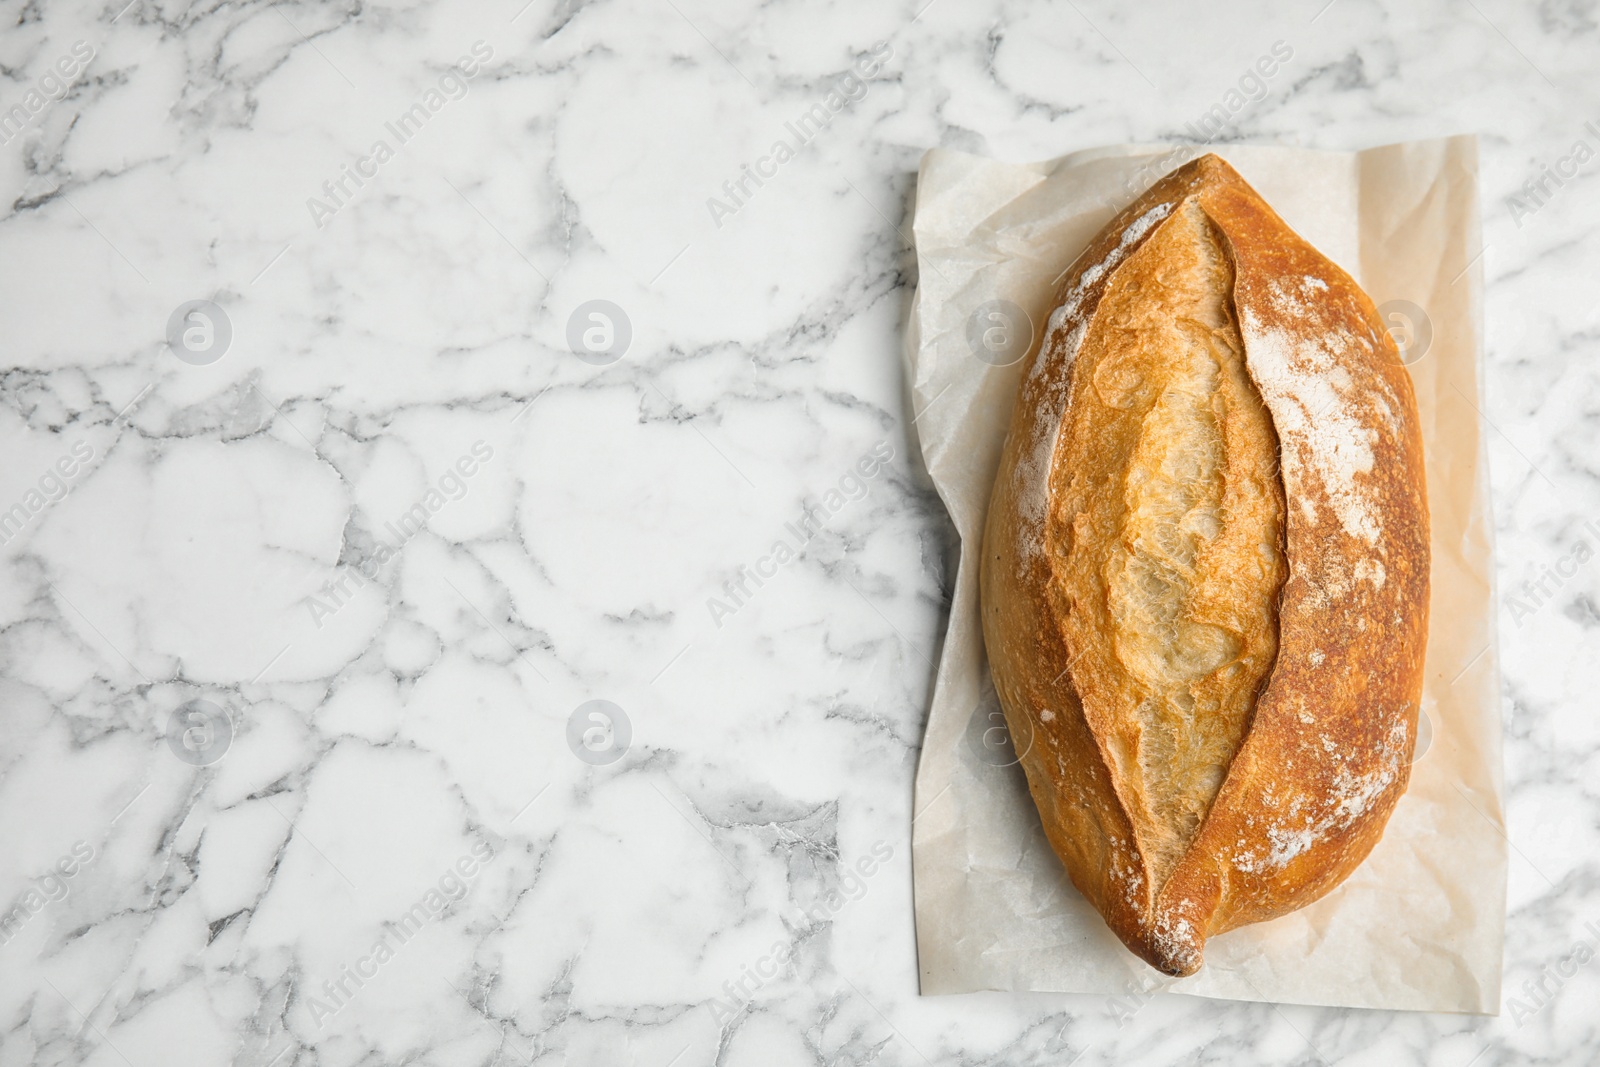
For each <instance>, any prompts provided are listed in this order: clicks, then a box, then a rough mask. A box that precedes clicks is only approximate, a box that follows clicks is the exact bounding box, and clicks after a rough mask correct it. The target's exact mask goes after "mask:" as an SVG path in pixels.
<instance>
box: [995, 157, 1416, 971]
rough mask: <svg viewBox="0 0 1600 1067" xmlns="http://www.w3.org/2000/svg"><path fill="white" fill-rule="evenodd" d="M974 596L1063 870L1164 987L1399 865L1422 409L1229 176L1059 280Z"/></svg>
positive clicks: (1023, 395) (1208, 182)
mask: <svg viewBox="0 0 1600 1067" xmlns="http://www.w3.org/2000/svg"><path fill="white" fill-rule="evenodd" d="M981 585H982V610H983V630H984V640H985V644H986V646H987V650H988V656H989V662H990V667H991V672H992V674H993V676H994V682H995V689H996V691H997V692H998V694H999V697H1000V702H1001V705H1002V707H1003V708H1004V710H1005V714H1006V717H1007V719H1008V722H1009V725H1010V728H1011V734H1012V736H1013V737H1022V738H1029V739H1031V740H1030V743H1029V744H1028V745H1027V746H1025V749H1026V750H1025V751H1022V752H1020V753H1019V756H1020V757H1021V762H1022V765H1023V768H1024V770H1025V771H1026V772H1027V777H1028V785H1029V788H1030V791H1031V792H1032V795H1033V799H1034V802H1035V804H1036V805H1037V807H1038V809H1039V815H1040V817H1041V820H1042V821H1043V823H1044V829H1045V832H1046V835H1047V836H1048V837H1049V840H1050V844H1051V846H1052V847H1053V848H1054V850H1055V852H1056V854H1057V855H1058V856H1059V857H1060V858H1061V861H1062V863H1063V864H1064V865H1065V867H1066V869H1067V872H1068V874H1069V875H1070V876H1071V878H1072V881H1073V884H1075V885H1076V886H1077V887H1078V889H1079V890H1080V891H1081V892H1082V893H1083V894H1084V895H1085V896H1086V897H1087V898H1088V899H1089V900H1090V901H1091V902H1092V903H1093V904H1094V905H1095V907H1096V908H1098V909H1099V911H1100V914H1101V915H1102V916H1104V918H1105V921H1106V923H1107V925H1108V926H1109V927H1110V928H1111V930H1112V931H1113V932H1114V933H1115V934H1116V935H1117V936H1118V937H1119V938H1121V939H1122V941H1123V943H1124V944H1126V945H1127V946H1128V948H1130V949H1131V950H1132V951H1133V952H1135V953H1136V954H1138V955H1139V956H1140V957H1142V958H1143V959H1145V960H1146V961H1147V962H1148V963H1150V965H1151V966H1153V967H1155V968H1157V969H1159V970H1161V971H1163V972H1165V973H1167V974H1170V975H1187V974H1193V973H1194V972H1195V971H1196V970H1197V969H1199V967H1200V965H1201V963H1202V953H1203V950H1204V948H1205V943H1206V939H1207V938H1208V937H1211V936H1213V935H1216V934H1220V933H1223V932H1225V931H1227V930H1231V929H1234V928H1236V927H1239V926H1243V925H1245V924H1247V923H1255V922H1261V921H1263V920H1267V919H1272V918H1274V917H1276V916H1280V915H1283V914H1285V913H1287V912H1290V911H1293V910H1295V909H1296V908H1301V907H1304V906H1305V905H1307V904H1309V903H1311V902H1312V901H1314V900H1316V899H1317V898H1318V897H1321V896H1322V895H1323V894H1325V893H1327V892H1328V891H1329V890H1331V889H1333V888H1334V887H1335V886H1337V885H1338V884H1339V883H1340V882H1341V881H1343V880H1344V879H1345V878H1346V877H1347V876H1348V875H1349V874H1350V872H1351V871H1353V870H1354V869H1355V868H1356V866H1357V865H1359V864H1360V863H1361V861H1362V860H1363V859H1364V858H1365V857H1366V855H1367V853H1368V852H1370V851H1371V849H1372V847H1373V846H1374V845H1375V844H1376V843H1377V841H1378V839H1379V838H1380V837H1381V836H1382V834H1383V828H1384V824H1385V823H1386V822H1387V821H1388V818H1389V814H1390V812H1391V811H1392V810H1393V809H1394V806H1395V803H1396V802H1397V801H1398V800H1399V798H1400V796H1401V794H1402V793H1403V792H1404V791H1405V788H1406V784H1407V781H1408V779H1409V772H1410V760H1411V753H1412V747H1413V743H1414V741H1415V735H1416V724H1417V710H1418V702H1419V700H1420V696H1421V691H1422V672H1423V652H1424V646H1425V644H1426V639H1427V611H1428V511H1427V497H1426V490H1425V485H1424V478H1423V465H1422V439H1421V433H1420V429H1419V422H1418V415H1417V408H1416V401H1415V398H1414V396H1413V393H1412V388H1411V380H1410V377H1409V374H1408V372H1407V370H1406V369H1405V367H1404V366H1403V365H1402V363H1401V360H1400V357H1399V354H1398V352H1397V350H1396V347H1395V344H1394V341H1393V339H1392V338H1391V337H1390V336H1389V335H1388V334H1387V332H1386V331H1385V330H1384V327H1383V325H1382V323H1381V322H1380V320H1379V318H1378V315H1377V312H1376V311H1375V309H1374V308H1373V305H1372V301H1371V300H1370V299H1368V297H1367V296H1366V294H1365V293H1363V292H1362V291H1361V289H1360V288H1359V287H1358V286H1357V285H1356V283H1355V282H1354V281H1353V280H1352V279H1351V278H1350V276H1349V275H1347V274H1346V273H1345V272H1344V271H1343V270H1341V269H1339V267H1337V266H1335V265H1334V264H1333V263H1332V262H1330V261H1329V260H1328V259H1326V258H1325V257H1323V256H1322V255H1321V254H1320V253H1319V252H1317V250H1316V249H1314V248H1312V247H1311V246H1310V245H1309V244H1307V243H1306V241H1304V240H1303V239H1302V238H1301V237H1300V236H1299V235H1298V234H1296V233H1295V232H1294V231H1293V230H1291V229H1290V228H1289V227H1288V226H1287V225H1286V224H1285V223H1284V222H1283V220H1282V219H1280V218H1279V217H1278V216H1277V215H1276V214H1275V213H1274V212H1273V211H1272V209H1271V208H1270V207H1268V206H1267V204H1266V203H1265V202H1264V201H1263V200H1262V199H1261V197H1260V196H1259V195H1258V194H1257V193H1256V192H1255V190H1254V189H1252V188H1251V187H1250V186H1249V185H1248V184H1246V183H1245V181H1244V180H1243V179H1242V178H1240V177H1239V175H1238V174H1237V173H1236V172H1235V171H1234V170H1233V169H1232V168H1231V167H1229V166H1228V165H1227V164H1226V163H1224V162H1223V161H1222V160H1220V159H1218V158H1217V157H1216V156H1214V155H1208V156H1205V157H1203V158H1201V159H1198V160H1195V161H1194V162H1192V163H1189V164H1188V165H1186V166H1184V167H1182V168H1180V169H1178V170H1176V171H1174V172H1173V173H1171V174H1169V175H1168V176H1166V177H1165V178H1163V179H1162V180H1161V181H1159V182H1158V183H1156V185H1155V186H1154V187H1152V188H1151V189H1150V190H1149V191H1148V192H1147V193H1145V194H1144V196H1142V197H1141V198H1139V200H1137V201H1136V202H1135V203H1134V204H1133V205H1132V206H1131V207H1129V208H1127V209H1126V210H1125V211H1123V212H1122V213H1121V214H1120V215H1118V216H1117V217H1116V218H1115V219H1113V220H1112V221H1111V223H1110V224H1109V225H1108V226H1107V227H1106V228H1105V229H1104V230H1103V231H1101V233H1100V235H1099V236H1098V237H1097V238H1096V239H1095V240H1094V241H1093V242H1092V243H1091V244H1090V246H1089V248H1088V249H1087V250H1086V252H1085V253H1084V254H1083V255H1082V256H1080V257H1079V259H1078V261H1077V263H1076V264H1075V265H1074V267H1073V268H1072V269H1071V270H1070V271H1069V272H1068V274H1067V275H1066V276H1065V277H1064V279H1063V281H1062V285H1061V289H1060V292H1059V294H1058V298H1057V302H1056V310H1055V312H1054V314H1053V315H1051V317H1050V320H1049V323H1048V325H1047V326H1046V328H1045V330H1044V336H1043V339H1042V341H1041V344H1040V348H1039V350H1038V353H1037V355H1036V356H1035V358H1034V360H1033V362H1032V364H1031V366H1030V367H1029V369H1028V371H1027V373H1026V374H1025V375H1024V376H1023V381H1022V384H1021V387H1020V392H1019V394H1018V399H1017V403H1016V408H1015V411H1014V412H1013V415H1012V419H1011V428H1010V435H1009V437H1008V438H1007V440H1006V445H1005V450H1004V453H1003V456H1002V458H1001V461H1000V468H999V472H998V475H997V477H996V480H995V485H994V492H993V496H992V498H991V501H990V506H989V515H988V521H987V529H986V531H985V541H984V552H983V568H982V574H981ZM1019 747H1022V746H1019Z"/></svg>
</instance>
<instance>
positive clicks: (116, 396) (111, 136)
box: [0, 0, 1600, 1067]
mask: <svg viewBox="0 0 1600 1067" xmlns="http://www.w3.org/2000/svg"><path fill="white" fill-rule="evenodd" d="M924 3H925V0H918V2H917V3H916V4H891V3H882V4H868V5H860V4H846V3H837V4H821V5H799V4H787V5H785V4H754V3H733V4H710V3H707V2H704V0H660V2H646V0H613V2H597V3H581V2H572V0H558V2H552V0H532V2H530V3H526V5H525V6H524V3H523V0H510V2H507V3H500V2H494V3H485V4H463V3H449V2H442V0H421V2H419V3H414V4H410V5H398V6H376V5H367V4H361V3H341V4H308V3H278V4H262V3H253V2H250V3H241V4H216V5H196V6H186V5H183V4H162V3H157V2H155V0H132V2H131V3H128V2H127V0H112V2H110V3H108V4H102V5H94V4H85V3H81V2H72V3H48V4H40V3H26V4H25V3H11V4H8V5H6V6H5V8H4V9H3V12H0V21H3V23H4V25H5V26H6V29H5V30H4V32H3V33H0V187H3V189H4V197H3V204H4V207H0V367H3V368H4V369H3V373H0V442H3V447H4V455H5V459H6V461H5V463H4V466H3V473H0V523H4V528H3V531H0V532H3V535H4V544H3V546H0V552H3V561H0V857H3V859H0V907H3V908H5V909H6V911H5V913H4V916H0V921H3V923H4V925H3V926H0V940H3V943H0V1065H5V1067H9V1065H12V1064H32V1063H38V1064H66V1063H92V1064H106V1065H111V1064H126V1065H131V1067H146V1065H150V1067H154V1065H157V1064H169V1063H180V1062H181V1063H193V1064H205V1065H209V1064H233V1063H237V1064H254V1065H266V1064H277V1065H280V1067H286V1065H290V1064H294V1065H298V1067H308V1065H327V1067H334V1065H347V1064H348V1065H355V1064H362V1065H366V1064H380V1063H381V1064H390V1063H394V1064H398V1063H419V1064H424V1063H425V1064H438V1065H454V1064H461V1065H469V1064H518V1063H522V1064H526V1063H540V1064H544V1063H551V1064H555V1063H568V1064H601V1063H632V1064H641V1065H645V1064H655V1065H661V1067H668V1065H676V1067H695V1065H701V1064H763V1065H766V1064H788V1063H828V1064H841V1063H843V1064H866V1063H884V1064H907V1065H909V1064H920V1063H933V1064H940V1065H944V1064H978V1063H996V1064H1019V1065H1020V1064H1065V1063H1072V1062H1078V1063H1081V1064H1085V1065H1101V1064H1107V1065H1109V1064H1166V1063H1179V1062H1183V1063H1195V1062H1227V1063H1241V1064H1278V1063H1288V1064H1318V1063H1327V1064H1333V1063H1338V1064H1350V1065H1359V1064H1385V1065H1387V1064H1416V1065H1419V1067H1420V1065H1428V1067H1468V1065H1471V1064H1475V1065H1478V1067H1488V1065H1491V1064H1512V1063H1524V1062H1540V1063H1551V1064H1587V1063H1590V1062H1592V1061H1593V1059H1594V1058H1595V1056H1596V1054H1597V1050H1600V1035H1597V1031H1596V1024H1595V1021H1594V1018H1595V1017H1594V1013H1593V1010H1592V1009H1593V1004H1594V1003H1595V1001H1596V993H1597V991H1600V963H1596V962H1594V954H1595V949H1596V947H1600V864H1597V860H1600V820H1597V808H1600V797H1597V795H1596V793H1597V789H1596V785H1595V782H1596V781H1597V780H1600V776H1597V771H1600V767H1597V766H1596V764H1597V761H1600V726H1597V725H1596V724H1597V723H1600V718H1597V717H1596V716H1595V715H1594V714H1593V710H1592V705H1593V699H1594V697H1593V694H1594V692H1595V691H1596V689H1597V687H1600V684H1597V683H1600V664H1597V661H1596V659H1595V657H1594V656H1593V655H1592V651H1593V649H1594V640H1595V634H1596V632H1597V627H1600V562H1597V561H1596V559H1595V557H1596V555H1597V554H1600V553H1597V549H1600V464H1597V461H1596V459H1595V456H1596V454H1597V448H1600V390H1597V384H1600V376H1597V372H1596V371H1595V369H1594V362H1593V359H1594V353H1595V349H1596V339H1597V337H1600V285H1597V282H1600V250H1597V248H1600V246H1597V245H1596V240H1595V231H1596V229H1597V226H1600V199H1597V197H1596V192H1595V190H1596V186H1595V184H1594V181H1593V177H1594V174H1595V172H1596V171H1600V133H1597V130H1600V85H1597V84H1596V82H1595V80H1594V78H1593V70H1594V67H1595V63H1596V60H1597V59H1600V13H1597V11H1596V8H1595V5H1594V4H1593V3H1581V2H1570V3H1557V2H1547V3H1542V4H1537V5H1515V4H1511V3H1507V2H1504V0H1473V2H1471V3H1467V4H1464V5H1459V6H1457V5H1445V4H1441V3H1431V4H1422V5H1408V6H1406V7H1404V8H1400V7H1399V5H1395V7H1394V9H1386V8H1385V7H1384V6H1382V5H1379V4H1377V3H1373V2H1361V0H1334V2H1333V3H1331V4H1328V3H1326V0H1307V2H1304V3H1294V4H1290V5H1268V4H1259V3H1258V4H1248V5H1240V6H1236V7H1234V8H1232V9H1229V10H1220V9H1219V10H1216V11H1210V12H1201V11H1197V10H1191V9H1190V8H1189V7H1187V6H1184V5H1178V4H1165V3H1164V4H1158V5H1143V6H1137V7H1135V6H1124V5H1113V4H1107V3H1099V2H1097V3H1078V4H1073V3H1062V4H1023V3H1017V2H1013V0H985V2H983V3H978V4H961V3H957V2H955V0H934V2H933V3H931V4H927V5H926V6H923V5H924ZM1275 50H1276V51H1275ZM1285 53H1287V58H1283V59H1282V62H1281V63H1280V64H1279V65H1278V66H1277V68H1276V69H1275V70H1274V72H1273V73H1272V74H1271V76H1256V77H1252V76H1251V71H1252V70H1257V69H1258V68H1257V67H1256V64H1257V62H1258V60H1259V59H1260V57H1262V56H1264V55H1269V54H1272V55H1278V56H1280V57H1281V56H1282V55H1283V54H1285ZM1219 108H1220V109H1221V111H1220V112H1219V110H1218V109H1219ZM1219 115H1220V116H1221V117H1217V116H1219ZM1208 117H1210V118H1209V119H1208ZM1208 121H1209V122H1210V123H1211V125H1210V126H1208V125H1207V123H1208ZM1196 131H1201V132H1204V133H1205V134H1206V135H1207V136H1216V137H1218V138H1219V139H1222V140H1258V141H1270V142H1279V143H1292V144H1304V145H1313V146H1321V147H1330V148H1355V147H1363V146H1367V145H1373V144H1381V143H1385V142H1388V141H1394V140H1400V139H1404V138H1410V137H1424V136H1435V135H1439V134H1444V133H1455V132H1461V131H1477V132H1479V133H1480V134H1481V137H1482V152H1483V154H1482V168H1483V187H1484V190H1485V199H1484V203H1483V212H1484V225H1485V240H1486V245H1487V247H1486V251H1485V255H1484V264H1485V273H1486V277H1487V280H1488V288H1487V293H1486V296H1487V314H1488V337H1489V348H1488V353H1487V359H1488V368H1487V383H1488V384H1487V407H1486V408H1485V412H1484V414H1485V418H1486V419H1487V420H1488V421H1489V422H1490V423H1491V424H1492V427H1493V430H1492V433H1491V442H1490V448H1491V460H1492V464H1493V478H1494V489H1495V509H1496V522H1497V530H1496V535H1497V537H1498V559H1499V577H1500V582H1501V587H1502V599H1503V604H1502V612H1501V617H1500V622H1501V626H1502V644H1503V657H1504V670H1505V690H1506V692H1505V697H1506V737H1507V766H1506V773H1507V783H1508V796H1509V820H1510V827H1511V842H1512V845H1513V846H1514V848H1513V851H1512V857H1513V859H1512V871H1511V887H1510V900H1509V916H1508V938H1507V947H1506V981H1505V989H1506V1003H1505V1006H1504V1008H1503V1011H1502V1014H1501V1015H1500V1016H1499V1017H1498V1018H1476V1017H1472V1018H1469V1017H1448V1016H1426V1015H1414V1014H1389V1013H1382V1012H1361V1011H1340V1010H1320V1009H1309V1008H1294V1007H1283V1008H1278V1007H1273V1006H1270V1005H1254V1004H1237V1003H1222V1002H1212V1001H1205V1000H1200V999H1196V998H1186V997H1177V996H1156V997H1149V996H1146V995H1144V994H1143V993H1141V992H1139V991H1138V990H1137V988H1136V989H1135V990H1133V991H1131V992H1130V993H1129V994H1128V995H1127V996H1125V997H1123V998H1121V999H1120V1000H1117V1001H1112V1000H1109V999H1107V998H1097V997H1080V996H1058V995H1028V996H1011V995H1007V996H1001V995H988V994H984V995H973V996H962V997H942V998H921V997H919V996H917V990H916V973H917V972H916V964H915V957H914V942H913V936H912V928H911V918H910V916H911V908H910V903H911V902H910V889H909V885H910V878H909V863H910V855H909V833H908V825H909V821H910V819H911V817H912V811H911V810H910V783H911V778H912V774H913V768H914V761H915V756H916V752H917V746H918V743H919V738H920V732H921V721H922V716H923V713H924V708H925V706H926V700H927V696H928V688H929V685H930V681H931V674H932V667H931V663H932V661H933V660H934V658H935V655H936V650H937V644H938V640H939V634H940V632H941V629H942V624H943V616H942V613H943V610H944V597H945V591H946V588H947V586H948V583H949V581H950V578H951V574H950V571H949V567H950V561H951V558H952V556H951V549H952V545H951V538H950V533H949V526H948V523H947V521H946V520H945V518H944V515H943V511H942V508H941V505H940V503H939V501H938V499H937V498H936V496H935V495H934V494H933V493H932V492H931V491H930V489H929V487H928V484H927V481H926V478H925V476H924V474H923V473H922V472H921V471H920V469H919V463H918V460H917V459H916V456H917V451H916V445H915V440H914V432H913V431H912V429H911V428H910V425H909V424H910V421H911V419H912V417H913V415H914V413H912V412H909V411H907V409H906V404H905V391H904V384H903V381H902V377H901V369H900V362H899V343H900V331H901V324H902V320H903V318H904V315H905V312H906V305H907V300H908V298H909V292H910V289H909V287H910V286H911V285H912V284H914V281H915V279H914V276H913V271H914V266H913V259H912V257H911V256H910V255H909V253H908V249H907V243H906V234H907V230H908V226H907V223H908V221H909V208H910V200H911V197H912V196H913V195H914V174H915V168H916V164H917V161H918V159H919V158H920V156H921V153H922V152H923V151H924V150H926V149H927V148H928V147H930V146H933V145H947V146H951V147H957V148H962V149H966V150H969V151H975V152H981V153H985V154H989V155H993V156H996V157H1000V158H1004V159H1010V160H1030V159H1042V158H1047V157H1053V156H1057V155H1060V154H1063V153H1065V152H1067V151H1070V150H1072V149H1075V148H1081V147H1088V146H1092V145H1097V144H1105V143H1116V142H1124V141H1135V140H1136V141H1150V140H1157V139H1184V138H1193V137H1194V136H1195V133H1196ZM780 143H781V144H782V145H784V147H785V151H779V150H778V148H777V146H778V145H779V144H780ZM1580 143H1583V144H1584V145H1585V148H1586V150H1580V149H1579V148H1578V145H1579V144H1580ZM752 174H753V175H754V177H752V176H751V175H752ZM595 301H604V302H606V303H604V304H595V303H593V302H595ZM192 302H199V303H198V304H194V303H192ZM190 307H198V313H197V314H192V315H188V316H187V317H185V316H184V315H183V314H181V312H184V311H187V310H189V309H190ZM595 315H598V316H599V317H598V318H596V317H594V316H595ZM575 350H576V351H575ZM180 357H181V358H180ZM867 457H874V458H873V459H872V460H871V461H870V462H868V460H867ZM780 546H782V548H781V549H780ZM596 701H601V702H605V703H598V704H597V703H594V702H596Z"/></svg>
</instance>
